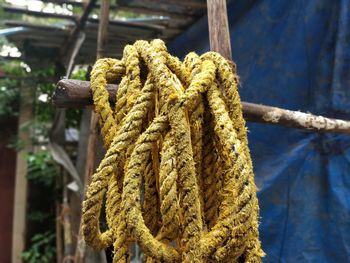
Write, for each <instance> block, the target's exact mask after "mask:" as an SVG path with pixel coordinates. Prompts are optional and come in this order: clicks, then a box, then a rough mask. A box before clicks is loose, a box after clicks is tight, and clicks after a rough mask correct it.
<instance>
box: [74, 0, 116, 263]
mask: <svg viewBox="0 0 350 263" xmlns="http://www.w3.org/2000/svg"><path fill="white" fill-rule="evenodd" d="M109 2H110V1H109V0H102V1H101V8H100V22H99V28H98V36H97V54H96V57H97V59H99V58H102V57H104V56H105V47H106V45H107V36H108V22H109V6H110V3H109ZM97 124H98V118H97V115H96V114H95V113H94V112H91V120H90V132H89V135H88V145H87V156H86V170H85V178H84V188H86V186H87V185H88V184H89V182H90V180H91V176H92V174H93V172H94V169H95V159H96V155H95V154H96V148H97ZM84 191H85V189H84ZM85 253H86V244H85V242H84V239H83V235H82V229H81V226H80V229H79V236H78V244H77V250H76V262H77V263H79V262H85Z"/></svg>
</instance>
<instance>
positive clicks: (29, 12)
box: [2, 5, 165, 33]
mask: <svg viewBox="0 0 350 263" xmlns="http://www.w3.org/2000/svg"><path fill="white" fill-rule="evenodd" d="M2 8H3V10H4V12H8V13H15V14H25V15H30V16H35V17H43V18H57V19H64V20H71V21H73V22H74V23H76V24H77V23H78V21H79V18H78V17H77V16H75V15H63V14H57V13H48V12H42V11H33V10H28V9H25V8H22V7H15V6H10V5H2ZM87 21H88V22H90V23H95V24H98V23H99V19H96V18H87ZM109 24H110V25H115V26H125V27H130V29H133V28H137V29H142V30H150V31H155V32H157V33H161V32H162V30H164V29H165V27H164V26H161V25H152V24H147V23H142V22H137V21H136V22H133V21H123V20H109Z"/></svg>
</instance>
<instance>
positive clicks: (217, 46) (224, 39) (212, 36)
mask: <svg viewBox="0 0 350 263" xmlns="http://www.w3.org/2000/svg"><path fill="white" fill-rule="evenodd" d="M207 10H208V27H209V43H210V50H212V51H215V52H218V53H220V54H221V55H222V56H224V57H225V58H227V59H229V60H232V51H231V41H230V31H229V25H228V18H227V8H226V0H207Z"/></svg>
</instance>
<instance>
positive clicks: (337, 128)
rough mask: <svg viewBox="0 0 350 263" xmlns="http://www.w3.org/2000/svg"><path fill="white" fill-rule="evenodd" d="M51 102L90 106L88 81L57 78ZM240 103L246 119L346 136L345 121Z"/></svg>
mask: <svg viewBox="0 0 350 263" xmlns="http://www.w3.org/2000/svg"><path fill="white" fill-rule="evenodd" d="M117 88H118V86H117V85H114V84H108V85H107V90H108V92H109V99H110V102H111V103H112V104H114V103H115V94H116V92H117ZM53 103H54V105H55V106H56V107H68V108H77V107H86V106H91V105H92V104H93V102H92V93H91V89H90V82H88V81H81V80H70V79H62V80H60V81H59V82H58V83H57V88H56V91H55V94H54V97H53ZM242 106H243V114H244V117H245V119H247V120H248V121H252V122H260V123H266V124H274V125H281V126H285V127H290V128H298V129H304V130H312V131H317V132H333V133H340V134H349V135H350V121H347V120H339V119H332V118H327V117H323V116H317V115H313V114H311V113H303V112H300V111H291V110H287V109H282V108H277V107H271V106H265V105H260V104H255V103H249V102H244V101H243V102H242Z"/></svg>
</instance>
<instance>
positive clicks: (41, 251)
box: [22, 231, 56, 263]
mask: <svg viewBox="0 0 350 263" xmlns="http://www.w3.org/2000/svg"><path fill="white" fill-rule="evenodd" d="M30 241H31V246H30V247H29V248H28V250H26V251H24V252H23V253H22V258H23V260H24V261H25V262H27V263H37V262H42V263H51V262H54V261H55V254H56V251H55V245H54V242H55V234H54V233H52V232H51V231H47V232H44V233H38V234H35V235H34V236H33V237H32V238H31V240H30Z"/></svg>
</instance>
